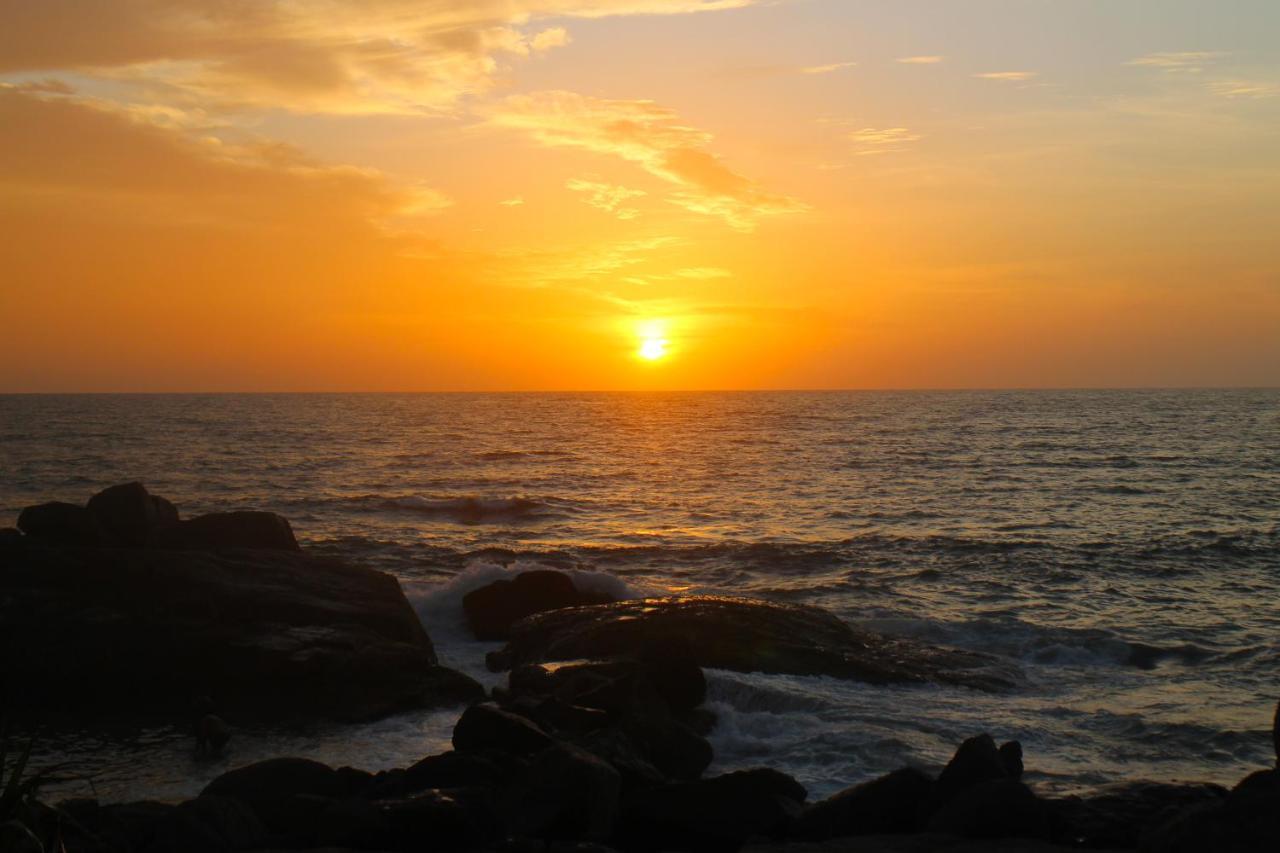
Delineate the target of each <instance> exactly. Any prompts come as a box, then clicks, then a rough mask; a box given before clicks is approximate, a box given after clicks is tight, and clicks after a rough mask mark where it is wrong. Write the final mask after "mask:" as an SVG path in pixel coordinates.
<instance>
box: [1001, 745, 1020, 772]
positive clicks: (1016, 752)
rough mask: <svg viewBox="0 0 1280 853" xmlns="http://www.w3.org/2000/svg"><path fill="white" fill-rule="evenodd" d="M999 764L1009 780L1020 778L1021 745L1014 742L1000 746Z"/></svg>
mask: <svg viewBox="0 0 1280 853" xmlns="http://www.w3.org/2000/svg"><path fill="white" fill-rule="evenodd" d="M1000 762H1001V763H1002V764H1003V765H1004V772H1005V775H1006V776H1008V777H1009V778H1010V779H1021V778H1022V769H1023V768H1022V744H1020V743H1018V742H1017V741H1016V740H1011V741H1009V742H1008V743H1002V744H1000Z"/></svg>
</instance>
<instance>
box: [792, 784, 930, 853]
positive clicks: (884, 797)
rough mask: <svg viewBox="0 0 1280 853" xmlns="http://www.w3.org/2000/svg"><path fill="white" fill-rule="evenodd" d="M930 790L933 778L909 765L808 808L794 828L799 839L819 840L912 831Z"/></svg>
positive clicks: (915, 827)
mask: <svg viewBox="0 0 1280 853" xmlns="http://www.w3.org/2000/svg"><path fill="white" fill-rule="evenodd" d="M932 792H933V779H931V778H929V776H928V775H926V774H925V773H923V772H921V771H919V770H916V769H914V768H911V767H904V768H902V769H901V770H895V771H893V772H892V773H890V774H889V775H887V776H881V777H880V778H879V779H873V780H872V781H870V782H863V783H862V784H861V785H855V786H854V787H852V788H846V789H845V790H843V791H841V792H840V793H838V794H836V795H835V796H833V797H830V798H829V799H826V800H823V801H822V802H820V803H815V804H814V805H812V806H810V807H809V808H807V809H806V810H805V812H804V815H803V817H802V818H801V819H800V822H799V824H798V825H797V828H796V835H797V836H798V837H800V838H803V839H807V840H811V841H820V840H823V839H826V838H840V837H844V836H849V835H876V834H880V833H896V832H912V831H914V830H916V829H918V828H919V814H920V812H921V811H922V809H923V808H924V806H925V804H926V803H927V802H928V801H929V797H930V794H931V793H932Z"/></svg>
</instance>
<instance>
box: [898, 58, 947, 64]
mask: <svg viewBox="0 0 1280 853" xmlns="http://www.w3.org/2000/svg"><path fill="white" fill-rule="evenodd" d="M945 59H946V57H943V56H904V57H902V58H901V59H899V60H897V61H898V62H901V63H902V64H903V65H937V64H938V63H939V62H943V61H945Z"/></svg>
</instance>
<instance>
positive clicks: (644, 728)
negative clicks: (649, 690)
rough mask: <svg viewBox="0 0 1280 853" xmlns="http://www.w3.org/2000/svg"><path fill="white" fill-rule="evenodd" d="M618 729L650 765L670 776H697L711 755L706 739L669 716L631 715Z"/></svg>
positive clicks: (692, 777)
mask: <svg viewBox="0 0 1280 853" xmlns="http://www.w3.org/2000/svg"><path fill="white" fill-rule="evenodd" d="M620 728H621V730H622V731H624V732H626V733H627V735H629V736H630V738H631V740H632V741H633V742H634V743H636V744H637V745H639V747H640V749H641V751H642V754H643V755H644V757H645V758H646V759H647V760H648V761H649V763H650V764H652V765H653V766H654V767H656V768H658V769H659V770H660V771H662V772H663V773H664V774H666V775H667V776H670V777H671V778H672V779H681V780H691V779H697V778H698V777H699V776H701V775H702V773H703V771H704V770H706V769H707V767H708V766H709V765H710V764H711V759H712V758H713V757H714V756H713V753H712V749H711V744H710V743H708V742H707V740H706V738H704V737H702V736H701V735H699V734H698V733H697V732H695V731H693V730H692V729H690V728H689V727H688V726H686V725H684V724H683V723H681V722H680V721H679V720H676V719H675V718H673V717H670V716H665V715H650V716H639V715H637V716H632V717H629V718H627V719H625V720H623V721H622V723H621V724H620Z"/></svg>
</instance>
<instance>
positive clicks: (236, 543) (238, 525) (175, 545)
mask: <svg viewBox="0 0 1280 853" xmlns="http://www.w3.org/2000/svg"><path fill="white" fill-rule="evenodd" d="M149 544H150V545H151V547H153V548H169V549H174V550H182V551H217V550H220V549H223V548H251V549H257V550H266V551H300V550H301V548H299V547H298V540H297V539H296V538H295V537H294V535H293V527H292V526H291V525H290V524H289V520H288V519H287V518H284V517H283V516H279V515H276V514H275V513H274V512H251V511H240V512H215V513H210V514H209V515H199V516H196V517H195V518H190V519H187V520H186V521H182V522H178V523H176V524H173V525H170V526H168V527H164V528H162V529H160V530H157V531H156V533H155V535H154V536H152V537H151V539H150V542H149Z"/></svg>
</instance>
